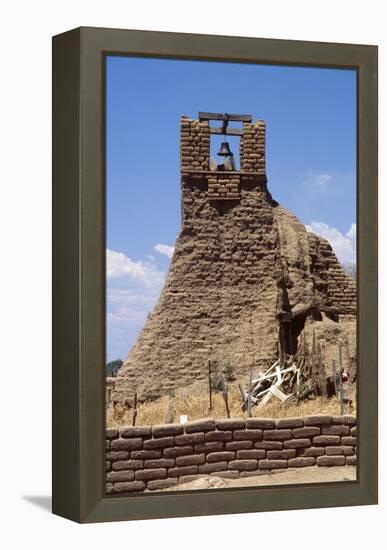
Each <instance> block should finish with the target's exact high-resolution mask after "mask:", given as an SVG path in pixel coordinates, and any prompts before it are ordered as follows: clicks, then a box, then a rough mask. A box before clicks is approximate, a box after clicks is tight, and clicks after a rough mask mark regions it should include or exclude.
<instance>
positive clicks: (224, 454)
mask: <svg viewBox="0 0 387 550" xmlns="http://www.w3.org/2000/svg"><path fill="white" fill-rule="evenodd" d="M234 458H235V453H234V452H232V451H221V452H215V453H209V454H208V455H207V462H222V461H224V460H226V461H228V460H234Z"/></svg>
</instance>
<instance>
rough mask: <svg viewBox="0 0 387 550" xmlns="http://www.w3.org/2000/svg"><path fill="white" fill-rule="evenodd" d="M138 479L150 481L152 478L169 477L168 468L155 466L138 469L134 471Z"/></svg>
mask: <svg viewBox="0 0 387 550" xmlns="http://www.w3.org/2000/svg"><path fill="white" fill-rule="evenodd" d="M134 475H135V478H136V480H139V481H148V480H151V479H164V478H166V477H167V470H166V468H154V469H152V470H136V472H135V473H134Z"/></svg>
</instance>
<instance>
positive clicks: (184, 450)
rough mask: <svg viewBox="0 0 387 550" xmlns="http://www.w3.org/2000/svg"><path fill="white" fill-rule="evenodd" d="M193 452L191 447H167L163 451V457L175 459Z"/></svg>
mask: <svg viewBox="0 0 387 550" xmlns="http://www.w3.org/2000/svg"><path fill="white" fill-rule="evenodd" d="M193 451H194V448H193V446H192V445H186V446H185V447H168V448H166V449H164V450H163V456H165V457H167V458H176V457H177V456H184V455H190V454H192V453H193Z"/></svg>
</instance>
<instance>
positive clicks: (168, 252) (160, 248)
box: [153, 244, 175, 258]
mask: <svg viewBox="0 0 387 550" xmlns="http://www.w3.org/2000/svg"><path fill="white" fill-rule="evenodd" d="M153 248H154V250H156V252H158V253H159V254H163V255H164V256H168V258H172V256H173V251H174V249H175V248H174V247H173V246H169V245H168V244H156V245H155V246H154V247H153Z"/></svg>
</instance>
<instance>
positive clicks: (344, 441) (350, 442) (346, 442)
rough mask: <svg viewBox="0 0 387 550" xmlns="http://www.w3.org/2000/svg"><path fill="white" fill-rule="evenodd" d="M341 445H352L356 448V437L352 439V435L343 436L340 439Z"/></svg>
mask: <svg viewBox="0 0 387 550" xmlns="http://www.w3.org/2000/svg"><path fill="white" fill-rule="evenodd" d="M341 443H342V444H343V445H352V446H354V447H356V445H357V438H356V437H353V436H352V435H348V436H343V437H342V438H341Z"/></svg>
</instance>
